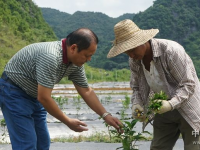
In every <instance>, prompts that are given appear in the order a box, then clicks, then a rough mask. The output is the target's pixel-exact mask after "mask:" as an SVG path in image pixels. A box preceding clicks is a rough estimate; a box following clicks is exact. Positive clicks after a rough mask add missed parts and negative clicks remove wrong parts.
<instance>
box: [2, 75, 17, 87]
mask: <svg viewBox="0 0 200 150" xmlns="http://www.w3.org/2000/svg"><path fill="white" fill-rule="evenodd" d="M1 78H2V79H3V80H5V81H6V82H7V83H10V84H12V85H14V86H17V85H16V84H15V83H14V82H13V81H12V80H11V79H9V78H8V76H7V75H6V73H5V72H3V73H2V75H1Z"/></svg>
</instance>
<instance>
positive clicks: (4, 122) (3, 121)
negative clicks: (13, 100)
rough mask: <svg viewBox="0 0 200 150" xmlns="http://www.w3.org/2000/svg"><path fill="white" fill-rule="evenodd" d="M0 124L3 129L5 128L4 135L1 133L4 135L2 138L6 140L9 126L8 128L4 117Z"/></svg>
mask: <svg viewBox="0 0 200 150" xmlns="http://www.w3.org/2000/svg"><path fill="white" fill-rule="evenodd" d="M0 126H1V127H2V128H3V129H2V130H3V133H2V135H1V136H2V138H1V140H2V141H4V140H5V138H6V137H7V135H8V131H7V128H6V121H5V119H4V118H3V119H1V120H0Z"/></svg>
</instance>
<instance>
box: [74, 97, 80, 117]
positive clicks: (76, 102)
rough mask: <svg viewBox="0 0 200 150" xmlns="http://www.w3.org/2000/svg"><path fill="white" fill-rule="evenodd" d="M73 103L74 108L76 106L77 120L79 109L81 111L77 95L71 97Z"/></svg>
mask: <svg viewBox="0 0 200 150" xmlns="http://www.w3.org/2000/svg"><path fill="white" fill-rule="evenodd" d="M73 101H74V104H75V106H76V116H77V118H78V116H79V111H80V109H81V96H80V95H78V96H75V97H73Z"/></svg>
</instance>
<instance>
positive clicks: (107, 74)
mask: <svg viewBox="0 0 200 150" xmlns="http://www.w3.org/2000/svg"><path fill="white" fill-rule="evenodd" d="M84 66H85V72H86V77H87V79H88V82H89V83H95V82H106V81H113V82H124V81H129V80H130V75H131V74H130V70H129V69H125V68H124V69H118V70H117V69H114V70H113V71H107V70H105V69H100V68H93V67H90V66H88V65H87V64H86V65H84ZM64 83H71V81H69V80H68V79H67V78H63V79H62V80H61V81H60V84H64Z"/></svg>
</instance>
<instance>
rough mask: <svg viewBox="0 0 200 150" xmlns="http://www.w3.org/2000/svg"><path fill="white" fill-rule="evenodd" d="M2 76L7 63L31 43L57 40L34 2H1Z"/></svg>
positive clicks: (0, 68) (0, 46)
mask: <svg viewBox="0 0 200 150" xmlns="http://www.w3.org/2000/svg"><path fill="white" fill-rule="evenodd" d="M0 6H1V7H0V74H1V73H2V71H3V68H4V66H5V64H6V63H7V61H8V60H9V59H10V58H11V57H12V56H13V55H14V54H15V53H16V52H17V51H18V50H19V49H21V48H22V47H24V46H25V45H27V44H29V43H34V42H44V41H51V40H56V39H57V37H56V35H55V34H54V32H53V30H52V29H51V28H50V26H49V25H48V24H47V23H46V22H45V20H44V19H43V16H42V13H41V10H40V8H39V7H37V6H36V5H34V3H33V2H32V0H9V1H7V0H0Z"/></svg>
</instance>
